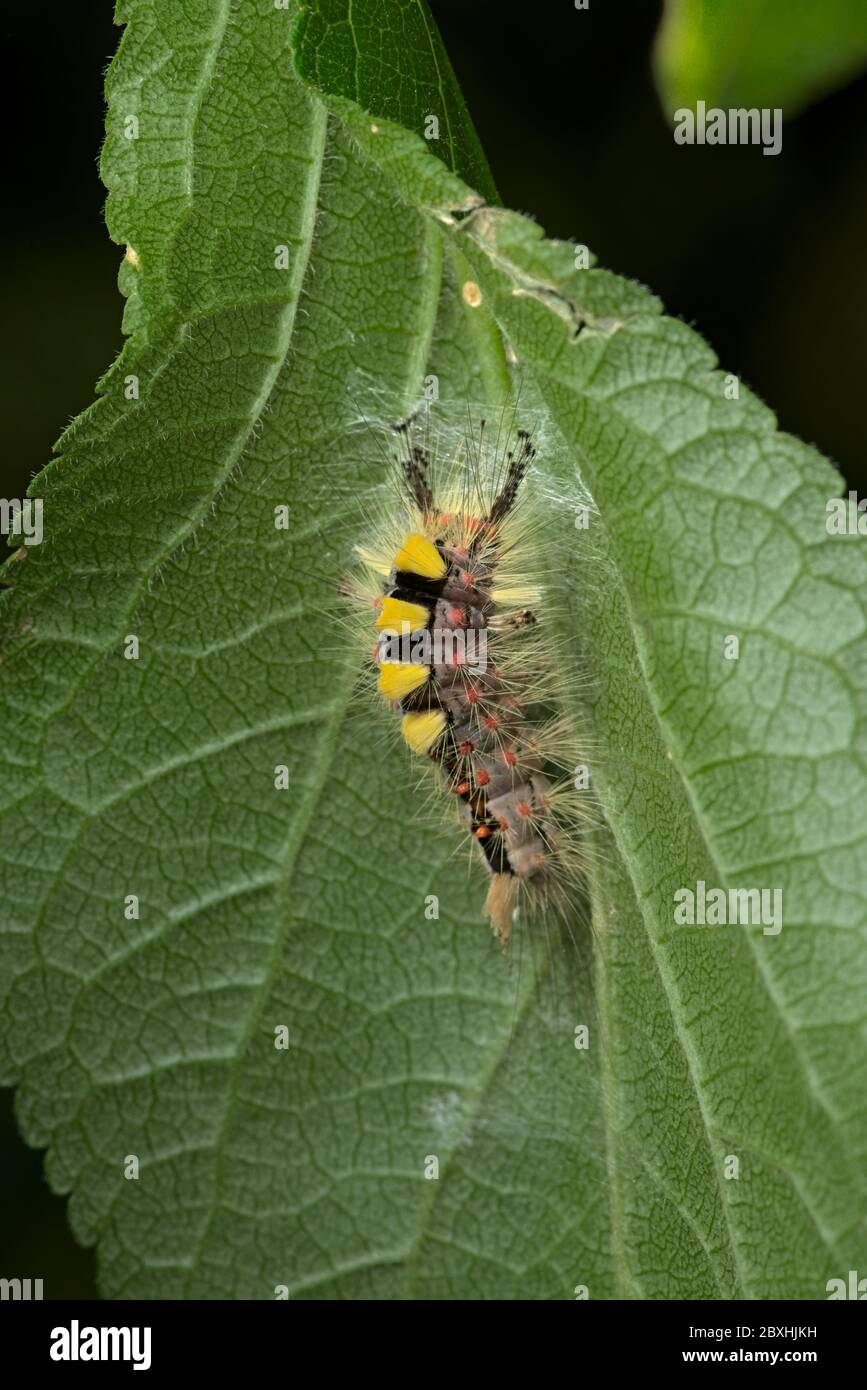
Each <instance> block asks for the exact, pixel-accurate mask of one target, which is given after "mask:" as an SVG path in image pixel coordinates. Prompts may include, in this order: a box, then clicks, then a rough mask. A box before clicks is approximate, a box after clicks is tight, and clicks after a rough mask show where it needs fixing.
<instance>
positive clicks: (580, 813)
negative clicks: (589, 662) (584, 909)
mask: <svg viewBox="0 0 867 1390" xmlns="http://www.w3.org/2000/svg"><path fill="white" fill-rule="evenodd" d="M394 428H395V429H396V431H397V433H398V435H399V438H400V439H401V441H402V453H401V454H400V455H399V457H398V458H397V459H396V460H394V462H396V463H397V465H398V473H399V479H400V482H399V486H400V490H401V494H402V495H401V501H400V505H399V506H398V507H397V508H396V509H395V515H394V516H393V517H391V518H388V519H387V520H386V521H384V522H382V523H380V524H379V525H378V527H377V531H378V534H376V535H375V536H373V537H371V539H370V541H369V543H367V544H365V545H363V546H359V547H357V549H358V553H359V556H360V559H361V561H362V566H363V572H362V574H361V575H360V576H359V577H358V578H357V579H355V580H353V581H350V582H348V583H346V584H345V585H344V593H345V594H347V595H348V596H349V597H351V598H353V599H354V600H356V602H357V604H358V607H359V611H360V612H362V613H363V614H364V615H365V622H366V623H367V624H370V627H369V632H370V634H371V635H374V634H375V645H374V646H373V647H372V649H371V650H370V660H371V664H372V667H373V671H375V679H376V683H377V687H378V691H379V694H380V696H382V697H383V698H384V699H385V700H386V701H387V702H388V704H389V705H390V707H391V709H392V710H393V711H394V712H395V713H396V714H397V715H398V716H399V720H400V723H399V728H400V732H401V735H402V737H403V740H404V742H405V743H406V745H407V746H408V747H409V749H410V750H411V751H412V753H413V754H415V755H416V756H418V757H420V758H424V759H426V760H427V761H429V762H431V763H433V764H434V765H435V767H436V768H437V770H438V778H439V782H440V785H441V787H442V788H443V790H444V791H445V792H447V793H448V794H449V795H450V796H451V797H452V798H454V800H455V802H456V803H457V808H458V815H459V820H460V821H461V823H462V824H463V826H464V828H465V830H466V832H468V834H469V837H470V839H471V840H472V841H473V842H474V844H475V846H476V847H477V850H476V852H477V854H478V857H479V858H480V859H481V860H482V862H483V863H484V865H485V867H486V869H487V871H488V874H489V886H488V892H487V896H486V899H485V903H484V909H483V910H484V913H485V915H486V916H487V917H488V918H489V919H490V922H491V927H492V930H493V932H494V934H495V936H496V937H497V938H498V940H499V941H500V943H501V945H502V947H503V949H504V950H506V949H507V948H508V946H509V942H510V939H511V935H512V925H513V919H514V917H515V914H516V909H517V908H518V906H519V903H521V901H522V900H523V901H524V902H525V903H526V904H527V906H528V907H534V906H537V905H538V906H540V907H542V908H545V907H546V906H547V905H548V904H549V903H553V905H554V906H555V907H556V908H558V909H560V911H561V913H562V912H563V911H565V910H566V909H567V908H568V907H569V906H570V905H571V903H572V900H573V896H574V892H573V890H574V887H575V884H576V882H577V881H579V880H580V874H581V869H582V864H583V855H584V851H583V845H582V839H583V837H582V833H581V832H582V826H581V822H582V819H583V817H584V815H585V814H586V813H585V811H584V809H583V807H582V805H581V803H580V801H579V797H578V795H577V793H576V791H575V788H574V786H573V784H572V781H571V780H564V778H563V772H564V771H565V770H566V769H567V768H568V769H570V770H571V769H572V768H573V767H574V764H575V761H576V758H577V749H576V746H575V738H574V733H573V732H572V730H571V729H570V727H569V725H568V722H567V721H566V719H565V718H564V717H563V715H562V714H561V713H560V711H559V709H558V699H557V672H558V665H559V663H558V660H557V654H556V650H555V647H554V643H553V638H552V637H551V635H550V633H548V632H547V631H546V622H545V618H546V613H545V604H544V602H543V590H542V586H541V584H540V579H539V576H538V575H537V574H536V573H535V571H534V562H533V555H534V553H535V550H536V549H537V548H538V532H539V530H540V528H541V526H542V525H543V524H544V523H543V521H542V520H541V519H540V518H539V517H538V516H534V515H533V513H532V510H531V509H530V508H529V506H528V505H527V504H526V503H525V500H524V496H523V489H524V484H525V479H526V477H527V474H528V472H529V471H530V469H531V466H532V464H533V460H534V458H535V453H536V449H535V446H534V443H533V441H532V440H531V438H530V435H529V433H528V432H527V431H526V430H522V429H513V428H509V429H508V430H505V436H506V437H505V438H503V434H504V427H503V425H502V423H501V425H500V427H499V429H497V430H494V431H491V430H488V429H487V428H486V425H485V422H484V421H481V422H480V424H479V426H478V427H477V428H474V427H472V426H470V427H469V429H468V431H467V432H466V433H465V435H464V438H463V440H462V443H461V444H460V445H459V446H458V448H457V449H456V450H455V451H454V452H453V453H452V454H451V455H450V456H448V457H446V458H445V459H442V458H438V457H436V456H435V451H432V450H431V448H430V446H429V443H428V442H427V440H425V439H421V438H420V431H419V428H418V416H416V417H411V419H410V421H407V422H406V423H405V424H404V425H401V426H396V427H394ZM371 615H372V617H373V622H372V624H371ZM371 674H373V672H371Z"/></svg>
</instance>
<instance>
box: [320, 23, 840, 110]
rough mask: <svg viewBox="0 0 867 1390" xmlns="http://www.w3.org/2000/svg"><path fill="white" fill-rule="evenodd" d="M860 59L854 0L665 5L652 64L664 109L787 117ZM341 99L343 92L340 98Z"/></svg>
mask: <svg viewBox="0 0 867 1390" xmlns="http://www.w3.org/2000/svg"><path fill="white" fill-rule="evenodd" d="M865 62H867V10H865V8H864V6H863V5H862V4H861V3H860V0H824V3H822V4H821V5H816V4H813V3H812V0H787V3H786V4H785V5H781V4H776V5H774V4H772V5H769V4H768V3H767V0H665V13H664V16H663V20H662V23H661V25H660V27H659V31H658V33H657V36H656V43H655V48H654V67H655V70H656V79H657V84H658V86H659V89H660V94H661V96H662V102H663V105H664V106H665V108H666V110H667V111H668V112H669V113H671V112H674V111H676V110H677V109H678V108H679V107H686V106H695V104H696V102H697V101H698V100H703V101H705V102H706V103H707V105H708V106H709V107H710V106H724V107H728V106H747V107H752V106H758V107H781V108H782V110H783V116H784V117H785V118H786V119H788V118H789V117H790V116H794V115H796V114H797V112H798V111H800V110H801V109H802V108H803V107H804V106H807V105H808V104H809V103H810V102H811V101H816V100H817V98H819V97H822V96H825V95H826V94H827V93H828V92H831V91H833V90H834V89H835V88H836V87H840V86H842V85H843V84H844V83H846V82H848V81H850V80H851V78H853V77H855V76H856V74H857V73H859V72H860V71H861V69H862V68H863V67H864V64H865ZM345 95H348V94H345Z"/></svg>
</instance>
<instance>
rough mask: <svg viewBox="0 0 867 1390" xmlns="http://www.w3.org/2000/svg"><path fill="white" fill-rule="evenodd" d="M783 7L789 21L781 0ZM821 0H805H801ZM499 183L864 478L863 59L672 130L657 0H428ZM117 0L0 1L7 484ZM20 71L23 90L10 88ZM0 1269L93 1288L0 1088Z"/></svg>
mask: <svg viewBox="0 0 867 1390" xmlns="http://www.w3.org/2000/svg"><path fill="white" fill-rule="evenodd" d="M774 3H775V4H776V5H778V6H779V8H780V13H781V23H785V0H774ZM817 3H818V0H817ZM431 8H432V10H433V12H434V15H435V18H436V20H437V22H438V24H439V25H440V29H441V32H442V34H443V38H444V40H445V44H446V48H447V49H448V51H449V54H450V56H451V59H452V63H453V65H454V67H455V70H456V72H457V76H458V80H459V82H460V84H461V86H462V88H463V92H464V95H465V97H466V100H467V103H468V105H469V108H470V111H471V113H472V115H473V117H474V119H475V122H476V126H477V128H478V131H479V134H480V136H481V140H482V144H483V146H484V148H485V150H486V152H487V155H488V158H489V161H490V164H491V168H492V171H493V175H494V179H495V181H496V183H497V185H498V187H499V190H500V195H501V197H502V200H503V202H504V203H505V204H506V205H507V206H510V207H515V208H518V209H520V210H521V211H526V212H532V213H533V215H534V216H535V217H536V218H537V220H538V221H539V222H540V223H541V225H542V226H543V227H544V228H545V229H546V231H547V232H548V233H549V234H551V235H554V236H561V237H575V238H576V239H577V240H578V241H582V242H586V244H587V245H588V246H590V247H591V249H592V250H593V251H594V252H595V253H596V255H597V256H598V258H599V263H600V264H601V265H604V266H606V267H608V268H610V269H612V270H616V271H619V272H620V273H622V274H624V275H628V276H631V277H633V278H635V279H638V280H641V281H643V282H644V283H645V284H647V285H649V286H650V287H651V288H652V289H653V290H654V291H655V292H656V293H657V294H659V295H661V296H662V298H663V299H664V301H665V303H666V305H667V307H668V310H669V312H670V313H672V314H674V315H676V316H678V317H680V318H683V319H685V320H686V321H687V322H689V323H691V324H693V325H694V326H695V327H696V328H698V329H699V330H700V332H702V333H703V334H704V335H705V336H706V337H707V338H708V339H709V340H710V342H711V343H712V344H713V346H714V348H715V349H716V351H717V352H718V354H719V356H720V359H721V361H722V364H723V366H724V367H725V369H726V370H727V371H733V372H737V373H738V374H739V375H740V376H741V378H742V379H743V380H744V381H745V382H747V383H748V384H749V385H750V386H752V388H753V389H754V390H755V391H756V392H758V394H759V395H760V396H761V397H762V398H763V399H765V400H766V401H767V402H768V403H769V404H770V405H772V406H773V408H774V409H775V411H776V412H777V415H778V417H779V420H780V423H781V425H782V427H783V428H784V429H787V430H790V431H791V432H792V433H794V434H797V435H800V436H801V437H802V438H803V439H806V440H807V441H809V442H811V443H815V444H817V445H818V446H819V447H820V448H821V449H822V451H823V452H824V453H826V454H828V455H830V456H831V457H832V458H833V459H835V460H836V462H837V463H838V464H839V466H840V467H841V469H842V471H843V473H844V475H845V477H846V478H847V480H848V482H849V483H850V484H851V486H853V487H856V488H858V490H859V491H863V490H864V483H865V474H867V469H865V462H864V458H863V454H862V448H861V440H862V424H861V420H862V409H863V398H862V392H863V390H864V384H863V378H864V369H865V362H867V353H865V333H864V320H865V309H867V268H865V259H864V245H865V236H864V227H865V212H867V178H865V174H867V79H861V80H859V81H858V82H856V83H853V84H851V85H850V86H849V87H847V88H845V89H844V90H842V91H840V92H838V93H836V94H834V95H832V96H830V97H827V98H826V99H824V100H823V101H821V102H819V103H817V104H816V105H814V106H812V107H810V108H808V109H807V110H806V111H805V112H804V113H803V114H802V115H801V116H799V117H797V118H796V119H795V120H793V121H792V122H790V123H787V124H786V125H785V127H784V135H783V149H782V153H781V154H780V155H778V156H777V157H776V158H769V157H766V156H763V155H762V153H761V150H760V149H759V148H758V147H754V146H746V147H738V146H734V147H725V146H723V147H709V146H704V147H701V146H694V147H690V146H678V145H675V144H674V141H673V139H672V127H671V122H670V121H668V120H667V119H666V118H665V116H664V115H663V112H662V110H661V108H660V105H659V102H658V99H657V96H656V92H655V89H654V86H653V80H652V77H651V72H650V65H649V51H650V44H651V40H652V37H653V33H654V31H655V28H656V25H657V22H658V18H659V12H660V3H659V0H591V9H590V10H589V11H587V12H584V11H580V12H579V11H576V10H575V9H574V8H573V5H572V3H571V0H536V3H534V4H533V5H530V6H527V5H522V6H520V9H519V7H518V6H517V5H516V6H515V9H514V11H511V10H510V8H509V7H508V5H504V4H502V3H500V4H492V3H475V4H473V3H471V2H470V0H431ZM112 11H113V4H112V3H111V0H77V2H74V0H69V3H66V4H64V5H62V6H60V5H58V4H57V0H53V2H52V3H39V0H17V3H16V2H15V0H5V3H4V4H3V7H2V10H0V33H2V38H3V47H4V50H5V57H6V66H7V79H6V83H5V84H4V86H5V99H6V100H7V101H9V103H10V105H9V109H8V110H7V111H6V112H5V113H4V114H5V123H4V132H5V137H6V138H5V141H4V145H5V162H4V164H5V167H4V174H5V178H4V193H5V201H6V204H7V208H6V216H5V218H4V219H3V224H2V231H0V285H2V302H3V307H4V315H3V319H4V324H5V332H4V335H3V351H4V360H3V367H2V372H0V393H2V398H3V399H2V406H3V410H2V418H3V421H4V436H5V438H4V443H5V447H4V450H3V456H2V463H0V467H2V473H0V493H2V495H3V496H5V497H21V496H22V495H23V492H24V489H25V488H26V486H27V483H28V482H29V480H30V479H31V478H32V477H33V475H34V474H35V473H36V472H38V471H39V469H40V468H41V467H42V466H43V465H44V464H45V462H46V461H47V459H48V458H49V456H50V453H51V448H52V445H53V443H54V441H55V440H56V438H57V436H58V434H59V433H60V431H61V430H62V429H63V427H64V426H65V425H66V423H67V422H68V421H69V420H70V419H71V418H72V417H73V416H74V415H76V414H77V413H78V412H79V411H80V410H82V409H83V408H84V407H85V406H86V405H88V404H89V402H90V401H91V400H92V397H93V387H94V383H95V381H96V379H97V377H99V376H100V375H101V374H102V372H103V371H104V370H105V368H106V367H107V366H108V364H109V363H110V362H111V361H112V359H113V358H114V356H115V355H116V353H117V352H118V350H119V348H120V345H121V333H120V317H121V307H122V302H121V300H120V298H119V296H118V293H117V289H116V275H117V267H118V264H119V262H120V256H121V250H120V248H118V247H116V246H114V245H112V243H111V242H110V241H109V240H108V237H107V234H106V231H105V227H104V224H103V220H102V205H103V198H104V190H103V187H102V184H101V183H100V180H99V174H98V168H97V161H98V154H99V148H100V143H101V138H102V121H103V99H102V79H103V73H104V70H105V68H106V66H107V64H108V62H109V60H110V58H111V56H112V54H113V52H114V50H115V48H116V46H117V40H118V34H119V31H118V30H117V29H116V28H115V27H114V25H113V23H112ZM15 76H18V77H20V78H22V79H24V78H25V77H26V78H27V84H28V85H27V90H28V93H29V98H28V100H27V101H26V102H25V101H23V100H22V97H21V93H20V91H19V93H18V95H17V97H16V96H14V95H13V93H14V85H15V84H14V82H13V80H12V79H13V78H14V77H15ZM0 1191H2V1192H3V1194H4V1200H3V1210H2V1212H0V1276H6V1277H11V1276H13V1275H17V1276H19V1277H27V1276H30V1277H33V1278H38V1277H43V1278H44V1279H45V1281H46V1283H45V1294H46V1297H71V1296H78V1297H92V1296H95V1292H96V1290H95V1283H94V1259H93V1253H92V1252H91V1251H82V1250H79V1249H78V1248H77V1247H76V1246H75V1244H74V1242H73V1241H72V1238H71V1236H70V1235H69V1232H68V1229H67V1226H66V1218H65V1212H64V1203H63V1201H61V1200H60V1199H59V1198H55V1197H52V1196H51V1195H50V1194H49V1192H48V1190H47V1188H46V1186H45V1183H44V1180H43V1178H42V1175H41V1155H39V1154H36V1153H33V1152H32V1151H30V1150H28V1149H26V1148H25V1147H24V1145H23V1144H22V1143H21V1141H20V1139H19V1138H18V1136H17V1133H16V1129H15V1122H14V1119H13V1115H12V1108H11V1102H10V1099H9V1096H8V1094H7V1093H3V1096H2V1102H0Z"/></svg>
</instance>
